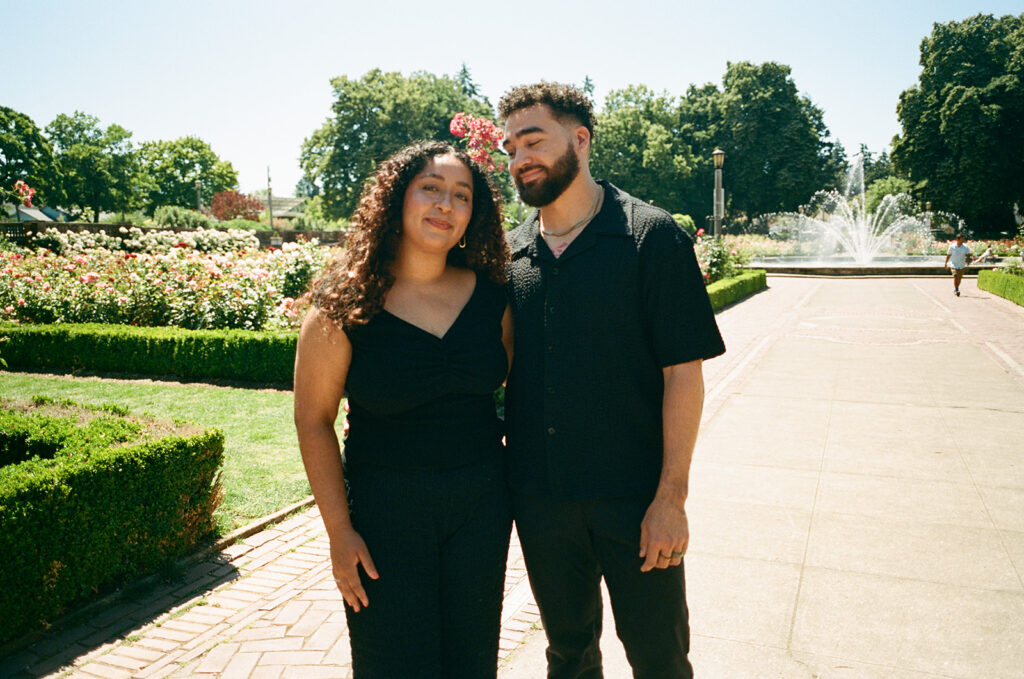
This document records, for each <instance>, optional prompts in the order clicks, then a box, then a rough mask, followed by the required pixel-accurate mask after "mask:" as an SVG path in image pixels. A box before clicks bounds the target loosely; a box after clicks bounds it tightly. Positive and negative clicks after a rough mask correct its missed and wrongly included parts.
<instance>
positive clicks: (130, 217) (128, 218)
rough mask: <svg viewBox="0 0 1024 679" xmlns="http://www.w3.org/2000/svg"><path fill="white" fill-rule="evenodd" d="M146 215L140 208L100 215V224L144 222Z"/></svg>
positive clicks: (137, 223)
mask: <svg viewBox="0 0 1024 679" xmlns="http://www.w3.org/2000/svg"><path fill="white" fill-rule="evenodd" d="M146 220H147V217H146V215H145V213H143V212H142V211H141V210H136V211H134V212H118V213H115V214H109V215H106V216H104V217H100V224H136V225H139V224H145V223H146Z"/></svg>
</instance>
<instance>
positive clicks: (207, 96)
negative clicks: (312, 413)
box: [0, 0, 1024, 195]
mask: <svg viewBox="0 0 1024 679" xmlns="http://www.w3.org/2000/svg"><path fill="white" fill-rule="evenodd" d="M15 8H17V9H15ZM1022 11H1024V6H1022V4H1021V0H1012V1H1011V0H986V1H982V0H885V1H881V0H867V1H865V2H861V3H857V2H839V1H836V0H818V1H817V2H811V1H804V0H793V1H787V2H785V3H774V2H766V1H764V0H731V1H718V2H716V1H715V0H705V1H704V2H691V1H690V0H675V1H674V2H673V1H662V0H658V1H654V2H646V1H644V0H628V1H626V2H622V1H611V0H589V1H587V2H582V1H577V0H569V1H564V2H560V1H559V0H543V1H539V0H521V1H519V2H516V1H515V0H513V1H511V2H501V3H494V2H490V3H484V2H477V3H473V2H460V3H453V2H430V1H426V2H415V3H414V2H408V1H403V2H390V1H388V0H359V1H357V2H352V1H351V0H319V1H317V0H293V1H291V2H287V3H286V2H269V1H266V0H246V1H244V2H241V1H237V0H212V1H211V0H207V1H206V2H200V1H198V0H178V1H176V2H166V1H164V0H143V1H140V0H134V1H132V2H124V1H108V2H103V1H99V0H91V1H90V0H80V1H72V0H63V1H55V0H34V2H30V3H23V2H17V3H15V2H13V1H12V0H0V16H4V17H5V18H6V20H5V21H4V27H5V30H4V39H3V44H4V55H5V59H4V66H3V70H2V71H0V103H2V104H3V105H5V106H8V107H11V108H14V109H16V110H18V111H21V112H23V113H25V114H27V115H28V116H30V117H31V118H32V119H33V120H34V121H35V122H36V124H37V125H38V126H39V127H40V128H41V127H44V126H45V125H47V124H48V123H49V122H50V121H51V120H53V118H54V117H55V116H56V115H57V114H58V113H71V112H73V111H75V110H81V111H84V112H86V113H89V114H91V115H94V116H96V117H98V118H99V119H100V122H101V124H102V125H104V126H106V125H109V124H110V123H117V124H119V125H121V126H123V127H125V128H127V129H128V130H131V131H132V132H133V133H134V136H133V141H135V142H136V143H139V142H142V141H149V140H156V139H175V138H178V137H181V136H185V135H195V136H198V137H200V138H202V139H204V140H205V141H206V142H208V143H209V144H210V145H211V146H212V147H213V150H214V151H215V152H217V154H219V155H220V157H221V158H223V159H225V160H228V161H230V162H231V163H232V164H233V165H234V166H235V169H236V170H238V177H239V182H240V185H241V189H242V190H243V191H254V190H256V189H259V188H265V186H266V168H267V166H268V165H269V166H270V171H271V175H272V179H273V186H274V193H275V194H279V195H292V194H293V192H294V187H295V183H296V182H297V181H298V179H299V176H300V174H301V173H300V170H299V166H298V160H297V159H298V155H299V149H300V146H301V144H302V141H303V139H305V138H306V137H308V136H309V135H310V134H311V133H312V132H313V130H315V129H316V128H317V127H319V126H320V125H321V124H322V123H323V121H324V120H325V119H326V118H327V116H328V115H329V113H330V105H331V90H330V79H331V78H332V77H334V76H340V75H348V76H350V77H355V78H358V77H359V76H361V75H362V74H364V73H365V72H366V71H368V70H370V69H372V68H377V67H379V68H382V69H385V70H395V71H401V72H403V73H406V74H408V73H410V72H412V71H415V70H426V71H430V72H432V73H436V74H439V75H440V74H455V73H456V72H457V71H458V69H459V67H460V66H461V64H462V63H463V62H465V63H466V64H467V66H468V67H469V69H470V72H471V73H472V75H473V78H474V80H475V81H476V82H477V83H478V84H479V86H480V88H481V90H482V91H483V93H484V94H485V95H487V96H488V97H489V98H490V99H491V103H492V104H496V103H497V100H498V99H499V98H500V97H501V95H502V93H503V92H505V91H506V90H507V89H508V88H509V87H510V86H512V85H515V84H519V83H523V82H529V81H535V80H539V79H542V78H543V79H546V80H558V81H566V82H575V83H578V84H579V83H582V82H583V79H584V76H587V75H589V76H590V78H591V79H592V80H593V81H594V84H595V86H596V92H595V95H596V99H597V102H596V103H597V105H598V108H600V106H601V104H602V103H603V100H604V96H605V95H606V94H607V92H608V91H609V90H612V89H617V88H621V87H624V86H626V85H630V84H634V83H642V84H645V85H647V86H648V87H651V88H652V89H654V90H656V91H662V90H664V91H667V92H668V93H670V94H673V95H681V94H683V93H685V91H686V89H687V87H688V86H689V85H690V84H703V83H707V82H713V83H716V84H718V85H721V79H722V75H723V74H724V73H725V68H726V62H728V61H742V60H747V61H753V62H764V61H778V62H781V63H784V64H788V65H789V66H791V67H792V69H793V79H794V81H795V82H796V86H797V88H798V89H799V90H800V92H801V93H803V94H805V95H807V96H808V97H810V99H811V100H812V101H813V102H814V103H815V104H817V105H818V106H819V107H821V108H822V109H823V110H824V112H825V122H826V124H827V125H828V127H829V129H830V130H831V132H832V134H833V136H834V137H836V138H838V139H839V140H840V141H841V142H842V143H843V145H844V146H845V147H846V148H847V150H849V151H851V152H852V151H855V150H856V149H857V147H858V145H859V144H860V143H862V142H863V143H865V144H867V145H868V147H869V148H871V149H872V150H873V151H875V152H878V151H881V150H883V149H884V148H886V147H887V146H888V145H889V142H890V140H891V139H892V136H893V135H894V134H896V133H897V132H899V125H898V122H897V119H896V103H897V100H898V97H899V94H900V92H901V91H903V90H904V89H906V88H907V87H910V86H912V85H913V84H914V83H915V82H916V81H917V76H918V73H919V70H920V67H919V65H918V58H919V49H918V48H919V45H920V42H921V39H922V38H924V37H925V36H926V35H928V34H929V33H930V32H931V28H932V24H933V23H935V22H947V21H953V20H961V19H964V18H966V17H969V16H972V15H974V14H977V13H979V12H981V13H987V14H995V15H997V16H998V15H1004V14H1019V13H1021V12H1022ZM453 113H454V112H453Z"/></svg>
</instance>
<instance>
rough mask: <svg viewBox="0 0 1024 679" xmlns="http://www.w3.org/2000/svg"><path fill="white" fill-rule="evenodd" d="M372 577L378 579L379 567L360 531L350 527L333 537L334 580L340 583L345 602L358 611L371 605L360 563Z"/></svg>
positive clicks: (332, 561) (332, 560)
mask: <svg viewBox="0 0 1024 679" xmlns="http://www.w3.org/2000/svg"><path fill="white" fill-rule="evenodd" d="M360 564H362V566H363V570H364V571H366V574H367V575H369V576H370V577H371V578H373V579H374V580H376V579H377V578H378V577H380V576H379V575H377V568H376V567H375V566H374V565H373V559H371V558H370V550H368V549H367V548H366V543H365V542H363V538H361V537H360V536H359V533H357V532H355V530H353V529H351V528H350V529H348V530H346V531H345V532H343V533H341V534H340V535H338V536H336V537H334V538H332V539H331V570H332V573H333V574H334V582H335V583H336V584H337V585H338V591H340V592H341V596H342V597H343V598H344V599H345V603H347V604H348V605H349V606H351V607H352V610H353V611H355V612H356V613H358V612H359V611H361V610H362V609H363V608H365V607H366V606H369V605H370V599H369V597H367V596H366V590H364V589H363V583H362V581H361V580H360V579H359V565H360Z"/></svg>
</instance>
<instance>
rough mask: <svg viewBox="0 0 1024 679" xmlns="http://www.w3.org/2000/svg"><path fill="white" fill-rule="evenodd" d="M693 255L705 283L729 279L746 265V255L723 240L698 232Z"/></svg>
mask: <svg viewBox="0 0 1024 679" xmlns="http://www.w3.org/2000/svg"><path fill="white" fill-rule="evenodd" d="M694 253H695V254H696V255H697V263H698V264H699V265H700V270H701V272H702V273H703V274H704V280H705V282H707V283H714V282H716V281H720V280H722V279H723V278H730V277H732V276H735V275H736V274H737V273H738V272H739V268H740V267H741V266H743V264H745V263H746V260H747V258H746V255H744V254H743V253H741V252H740V251H739V250H737V249H736V248H734V247H732V246H731V245H730V244H728V243H727V242H726V241H725V239H724V238H715V237H714V236H710V235H706V234H703V233H700V232H698V236H697V239H696V243H695V246H694Z"/></svg>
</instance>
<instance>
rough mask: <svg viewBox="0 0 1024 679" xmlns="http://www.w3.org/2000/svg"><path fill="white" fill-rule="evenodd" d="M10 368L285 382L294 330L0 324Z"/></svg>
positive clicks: (288, 377) (292, 353)
mask: <svg viewBox="0 0 1024 679" xmlns="http://www.w3.org/2000/svg"><path fill="white" fill-rule="evenodd" d="M3 336H7V337H9V338H10V341H9V342H6V343H5V344H4V345H3V357H4V359H6V361H7V363H8V366H9V367H11V368H31V369H42V370H95V371H100V372H115V373H127V374H133V375H177V376H178V377H185V378H191V379H210V378H223V379H232V380H243V381H252V382H286V383H289V384H290V383H291V381H292V372H293V365H294V361H295V343H296V340H297V339H298V335H297V334H296V333H293V332H265V331H260V332H256V331H252V330H184V329H181V328H144V327H136V326H130V325H104V324H100V323H66V324H52V325H22V324H16V323H0V337H3Z"/></svg>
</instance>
